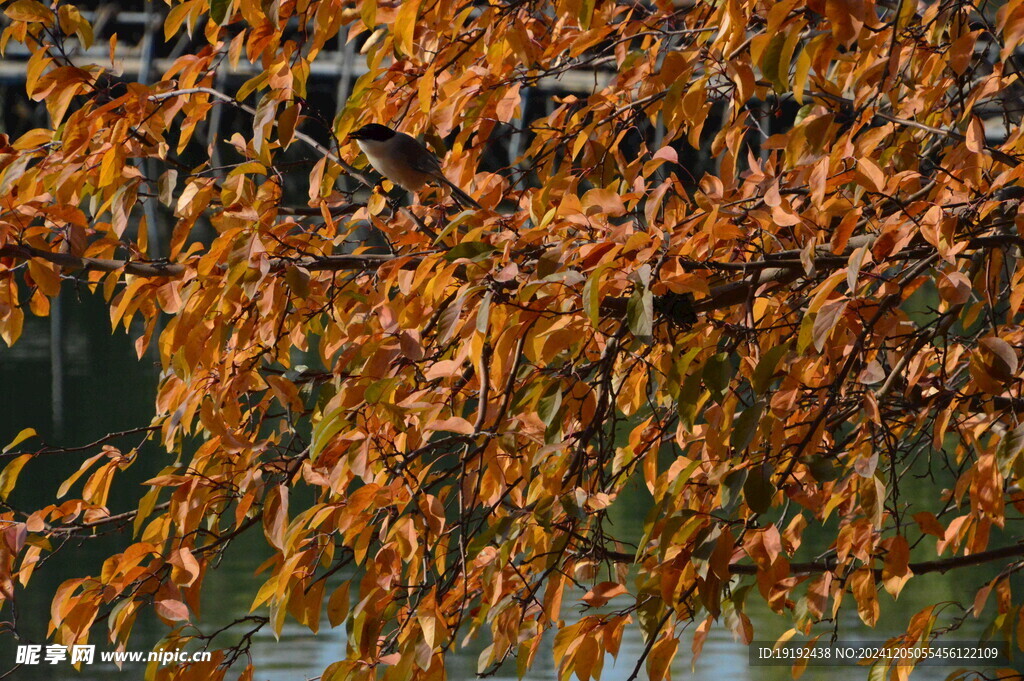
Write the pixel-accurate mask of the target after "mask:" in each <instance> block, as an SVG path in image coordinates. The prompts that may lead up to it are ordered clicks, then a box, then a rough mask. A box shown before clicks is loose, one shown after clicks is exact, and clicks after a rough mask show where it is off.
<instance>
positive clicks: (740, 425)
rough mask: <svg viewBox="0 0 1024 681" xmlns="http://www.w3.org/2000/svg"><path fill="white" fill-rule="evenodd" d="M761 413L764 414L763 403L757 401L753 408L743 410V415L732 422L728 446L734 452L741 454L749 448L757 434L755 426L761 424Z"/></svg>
mask: <svg viewBox="0 0 1024 681" xmlns="http://www.w3.org/2000/svg"><path fill="white" fill-rule="evenodd" d="M762 413H764V403H763V402H761V401H758V402H757V403H756V404H754V406H752V407H750V408H748V409H744V410H743V413H741V414H740V415H739V416H737V417H736V418H735V419H734V420H733V422H732V434H731V435H730V436H729V445H730V446H731V447H732V448H733V450H734V451H736V452H737V453H738V452H742V451H743V450H745V449H746V448H747V447H748V446H750V443H751V441H753V439H754V435H755V434H756V433H757V426H758V425H759V424H760V423H761V414H762Z"/></svg>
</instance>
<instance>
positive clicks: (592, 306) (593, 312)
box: [583, 263, 611, 329]
mask: <svg viewBox="0 0 1024 681" xmlns="http://www.w3.org/2000/svg"><path fill="white" fill-rule="evenodd" d="M610 266H611V263H604V264H602V265H598V266H597V268H596V269H595V270H594V271H593V272H591V273H590V277H588V278H587V283H586V284H584V285H583V310H584V311H585V312H586V313H587V317H588V318H589V319H590V323H591V324H593V325H594V328H595V329H596V328H597V327H598V325H599V324H600V323H601V317H600V311H601V275H602V274H604V271H605V270H606V269H608V268H609V267H610Z"/></svg>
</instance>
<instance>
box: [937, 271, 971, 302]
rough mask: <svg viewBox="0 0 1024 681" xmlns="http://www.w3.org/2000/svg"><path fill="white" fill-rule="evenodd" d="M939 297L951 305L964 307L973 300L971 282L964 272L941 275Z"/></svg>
mask: <svg viewBox="0 0 1024 681" xmlns="http://www.w3.org/2000/svg"><path fill="white" fill-rule="evenodd" d="M937 283H938V287H939V296H940V297H941V298H942V299H943V300H944V301H946V302H947V303H949V304H950V305H962V304H964V303H966V302H967V301H968V300H970V299H971V292H972V291H973V287H972V286H971V280H970V279H968V278H967V275H966V274H964V273H963V272H956V271H954V272H947V273H943V274H940V275H939V280H938V282H937Z"/></svg>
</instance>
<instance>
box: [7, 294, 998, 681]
mask: <svg viewBox="0 0 1024 681" xmlns="http://www.w3.org/2000/svg"><path fill="white" fill-rule="evenodd" d="M62 308H63V317H64V319H63V326H62V328H63V336H64V342H63V347H64V359H63V363H64V370H63V377H62V381H61V384H62V391H63V400H62V407H63V424H59V423H55V422H54V418H53V413H54V405H53V398H54V391H53V387H52V372H51V352H50V332H51V324H50V321H49V320H47V319H35V318H29V319H27V320H26V323H25V332H24V335H23V337H22V338H21V339H20V340H19V342H18V343H17V344H15V346H14V347H13V348H6V347H5V346H2V345H0V446H3V445H5V444H6V443H7V442H9V441H10V440H11V439H12V438H13V437H14V435H15V434H16V433H18V432H19V431H20V430H21V429H22V428H25V427H29V426H31V427H34V428H35V429H36V430H37V431H38V432H39V433H40V438H39V439H37V440H33V441H32V443H33V444H35V443H39V442H40V441H42V442H47V443H52V444H55V445H57V444H59V445H68V446H78V445H83V444H86V443H89V442H92V441H94V440H96V439H98V438H100V437H101V436H103V435H105V434H106V433H109V432H114V431H124V430H129V429H132V428H138V427H141V426H145V425H147V424H148V423H149V421H150V419H151V418H152V414H153V406H152V405H153V399H154V391H155V387H156V385H157V377H158V367H157V366H155V364H154V358H153V357H152V356H146V357H144V358H143V359H142V360H141V361H139V360H137V359H136V357H135V351H134V348H133V345H132V342H131V339H130V338H129V337H128V336H127V335H125V334H124V333H123V332H120V331H119V332H117V333H114V334H113V335H112V334H111V333H110V327H109V322H108V319H109V317H108V316H107V310H106V307H105V306H104V305H103V303H102V301H100V300H98V299H95V298H93V297H92V296H90V295H89V294H87V293H85V292H82V293H81V294H79V295H75V292H74V291H67V290H66V291H65V295H64V299H63V305H62ZM140 442H141V437H140V436H138V435H133V436H129V437H126V438H124V439H122V440H120V441H118V442H117V443H115V444H117V445H118V446H120V447H122V448H124V449H125V450H127V449H130V448H131V447H133V446H136V445H138V444H139V443H140ZM96 451H97V450H95V449H94V450H90V451H89V452H87V453H67V454H56V455H51V456H48V457H46V458H45V459H44V460H38V461H35V462H33V463H32V464H31V465H30V466H28V467H27V468H26V469H25V470H24V471H23V473H22V475H21V478H20V479H19V483H18V488H17V490H16V492H15V494H13V495H12V496H11V498H10V500H9V501H10V503H11V504H12V505H13V506H14V507H15V508H18V509H32V508H36V507H38V506H39V505H41V504H43V503H46V501H47V500H49V499H52V497H53V494H54V493H55V491H56V489H57V487H58V485H59V484H60V483H61V481H63V480H64V478H66V477H67V476H68V475H69V474H70V473H71V472H73V471H74V470H75V469H77V468H78V465H79V464H80V463H81V461H82V460H83V459H84V458H85V457H86V456H91V455H92V454H94V453H95V452H96ZM169 462H170V457H169V456H168V455H167V454H166V453H165V452H163V451H161V450H160V449H159V448H157V447H153V446H152V445H150V444H146V445H144V446H143V447H142V448H141V450H140V458H139V460H138V461H137V463H136V464H135V465H134V466H133V467H132V468H131V469H130V471H129V473H128V474H127V475H125V476H124V477H123V479H122V481H121V483H120V484H122V485H125V486H128V487H130V486H132V485H138V484H139V483H140V482H141V481H143V480H145V479H147V478H148V477H150V476H151V475H153V474H155V473H156V472H157V471H159V470H160V469H161V468H162V467H163V466H165V465H166V464H167V463H169ZM80 487H81V483H79V486H78V487H77V488H76V490H75V491H77V490H78V489H80ZM118 489H119V488H118V487H117V486H115V488H114V493H113V494H112V496H111V504H110V505H111V510H112V512H115V513H116V512H119V511H124V510H127V509H128V508H130V507H131V506H132V503H131V501H132V500H134V499H136V498H137V497H138V493H137V492H136V491H135V490H133V489H132V490H129V489H125V488H121V489H122V493H121V494H119V493H118ZM928 493H932V494H933V492H929V491H928V490H921V494H928ZM72 494H74V492H73V493H72ZM647 503H648V501H647V497H646V495H645V494H644V493H642V492H639V491H638V493H636V494H633V495H629V496H624V497H623V498H621V499H620V500H619V501H618V502H617V503H616V504H615V506H614V507H613V508H612V514H611V515H612V520H613V522H614V523H615V527H616V529H617V531H619V532H622V533H623V534H624V535H630V536H638V535H639V534H640V532H641V525H642V522H643V518H644V516H645V515H646V513H647V510H648V509H647ZM817 539H821V540H822V541H823V542H824V544H827V537H825V536H821V537H818V538H817ZM814 540H815V537H814V536H812V535H811V534H810V532H809V533H808V535H807V541H808V542H811V541H814ZM126 542H127V537H124V536H121V537H117V536H115V537H98V538H94V539H89V540H85V541H82V542H81V543H80V544H77V545H75V546H70V547H67V548H66V549H65V550H63V551H62V552H61V553H59V554H57V556H55V557H54V558H53V559H52V560H51V561H50V562H49V563H48V564H47V565H46V566H44V567H43V568H42V569H40V570H39V571H38V572H37V573H36V574H35V575H34V577H33V579H32V581H31V583H30V586H29V588H28V589H27V590H23V591H19V593H18V599H17V602H18V629H19V632H20V633H21V634H22V635H23V636H25V637H26V639H27V640H28V641H31V642H36V643H38V642H44V636H45V631H46V625H47V622H48V619H49V603H50V598H51V596H52V594H53V592H54V590H55V589H56V588H57V586H58V585H59V584H60V583H61V582H63V581H64V580H65V579H68V578H71V577H79V576H85V575H88V574H95V573H96V572H98V570H99V566H100V564H101V561H102V559H103V557H104V556H106V555H109V554H110V553H111V552H113V551H116V550H118V547H120V546H123V545H124V544H125V543H126ZM263 551H265V548H263V547H262V544H261V541H259V537H254V538H253V539H252V540H249V539H247V538H243V539H242V540H240V541H239V542H238V543H237V544H236V545H235V546H234V547H233V551H232V552H231V553H230V554H229V556H228V558H227V559H226V560H225V561H224V562H223V563H222V564H221V566H220V567H219V568H218V569H217V570H213V571H211V572H209V573H208V575H207V577H206V584H205V599H204V603H203V608H204V609H203V617H202V626H203V628H204V630H207V631H210V630H213V629H216V628H218V627H219V626H222V625H223V624H226V623H228V622H231V621H233V620H234V619H237V618H240V617H244V616H245V615H246V614H248V609H249V605H250V603H251V602H252V598H253V596H254V595H255V592H256V589H257V588H258V587H259V585H260V584H261V583H262V581H263V577H261V576H256V575H254V574H253V573H254V570H255V568H256V566H257V565H259V563H260V562H261V561H262V559H263V558H264V557H265V555H264V554H263V553H262V552H263ZM922 557H923V556H922ZM992 576H994V572H992V571H991V570H987V569H979V570H974V571H970V572H964V571H960V572H953V573H950V574H947V575H928V576H926V577H922V578H919V579H913V580H911V581H910V583H909V584H908V586H907V588H906V589H905V590H904V593H903V595H902V596H901V597H900V600H899V602H898V603H894V602H893V601H892V599H891V598H890V597H889V596H888V595H887V594H884V593H882V594H881V595H880V597H879V598H880V602H881V606H882V613H883V621H882V622H881V623H880V625H879V627H878V628H877V629H876V630H873V631H869V630H865V628H864V627H863V626H862V625H861V624H860V622H859V620H858V619H857V617H856V613H855V612H854V610H853V609H852V608H847V609H846V610H845V611H844V613H843V616H842V618H841V620H840V621H841V626H840V633H841V636H842V639H843V641H844V642H853V641H856V640H878V639H884V638H885V637H886V636H887V635H891V634H894V633H896V632H898V631H901V630H902V629H903V628H904V627H905V625H906V621H907V620H908V618H909V617H910V616H911V615H913V614H914V613H916V612H918V611H919V610H920V609H922V608H923V607H925V606H926V605H928V604H930V603H934V602H936V601H960V602H963V603H966V604H969V603H970V602H972V601H973V594H974V592H975V590H976V589H977V587H978V586H980V585H981V584H983V583H984V582H985V581H987V580H988V579H991V578H992ZM328 593H329V592H328ZM798 593H802V591H798ZM757 601H758V597H757V596H756V595H754V594H751V597H750V598H749V599H748V602H749V603H750V604H751V608H750V610H751V611H750V613H749V614H750V616H751V618H752V620H753V624H754V628H755V638H756V639H759V640H761V639H767V640H771V639H774V638H775V637H777V636H778V635H779V634H781V633H782V632H784V631H785V630H786V629H788V628H789V627H790V626H791V625H790V622H789V620H788V619H783V618H779V617H777V616H775V615H772V614H770V613H768V612H767V610H766V608H764V607H758V605H757ZM844 603H847V604H850V605H852V600H851V599H850V598H849V597H847V600H846V601H845V602H844ZM613 605H614V602H613ZM992 608H993V605H992V603H990V604H989V606H988V610H987V611H986V613H985V614H983V619H985V617H986V616H988V617H991V614H990V613H991V612H992ZM573 613H574V611H573V610H571V609H568V610H563V617H566V618H571V617H572V616H573ZM10 618H11V610H10V608H9V607H5V608H4V609H3V611H2V612H0V619H2V620H9V619H10ZM323 620H324V628H323V629H321V631H320V633H319V635H315V636H314V635H312V634H311V633H310V632H309V631H308V630H307V629H305V628H303V627H301V626H299V625H297V624H295V623H294V622H292V621H291V620H289V621H288V622H287V623H286V625H285V628H284V632H283V634H282V636H281V639H280V641H277V640H275V638H274V637H273V635H272V634H271V633H270V631H269V629H267V630H265V631H262V632H260V633H259V634H257V635H256V637H255V639H254V644H253V648H252V655H253V660H254V662H255V663H256V665H257V675H256V678H257V679H259V680H260V681H293V680H301V679H309V678H313V677H316V676H318V675H319V674H320V673H321V672H322V671H323V669H324V668H325V667H326V666H327V665H328V664H330V663H331V662H332V661H334V660H336V659H338V658H340V657H343V656H344V649H345V644H344V638H343V636H344V632H343V631H342V629H341V628H338V629H334V630H331V629H329V628H328V625H327V623H326V617H324V618H323ZM982 628H983V624H982V623H980V622H977V621H975V620H973V619H971V620H969V621H968V622H967V624H966V625H965V627H964V628H963V629H961V631H960V633H958V634H956V635H955V638H956V639H957V640H969V639H970V638H971V637H972V636H973V637H975V638H977V636H978V635H979V634H980V633H981V630H982ZM165 631H166V630H165V628H164V627H163V625H162V624H161V623H160V622H159V621H158V620H156V618H155V617H144V616H140V618H139V620H138V622H137V624H136V626H135V629H134V634H135V636H136V637H137V639H136V640H137V642H136V644H135V645H134V646H133V648H132V649H133V650H140V651H148V650H149V649H151V648H152V647H153V646H154V645H155V644H156V643H157V642H159V640H160V638H161V637H162V635H163V634H164V633H165ZM691 635H692V628H691V630H690V631H688V632H686V633H684V635H683V639H682V642H681V645H680V652H679V654H678V656H677V659H676V662H675V665H674V671H673V676H674V678H676V679H682V678H689V679H695V680H697V681H722V679H723V678H728V679H735V680H745V679H767V680H771V681H774V680H779V681H781V680H782V679H788V678H790V675H789V670H788V668H786V667H751V666H750V665H749V663H748V658H747V649H746V647H745V646H743V645H741V644H739V643H737V642H735V641H734V640H733V638H732V635H731V633H729V631H727V630H726V629H725V628H724V626H716V627H714V628H713V629H712V632H711V635H710V636H709V639H708V641H707V643H706V644H705V647H704V651H703V654H702V656H701V657H700V659H699V661H698V663H697V665H696V669H695V671H693V672H691V662H690V658H691V655H690V652H689V650H690V648H689V646H690V638H691ZM92 642H93V643H96V644H98V647H99V648H100V649H104V645H103V644H104V641H103V640H102V635H101V634H100V633H97V635H96V637H94V640H93V641H92ZM16 643H17V642H16V641H14V640H13V638H12V637H11V636H9V635H0V674H2V673H3V671H6V670H7V669H9V668H10V667H12V666H13V664H14V659H15V649H14V646H15V645H16ZM485 645H486V642H485V641H479V642H476V643H474V644H473V645H471V646H470V647H469V648H467V649H464V650H459V651H458V652H457V653H455V654H453V655H452V656H451V658H450V660H449V678H450V679H452V680H453V681H463V680H465V679H471V678H473V677H474V676H475V674H476V665H477V657H478V656H479V654H480V652H481V650H482V649H483V647H484V646H485ZM549 645H550V641H549ZM642 649H643V641H642V640H641V638H640V635H639V632H638V631H637V629H635V628H630V629H627V634H626V638H625V640H624V641H623V644H622V648H621V651H620V654H619V662H618V663H617V664H613V662H612V660H611V659H610V658H609V659H608V661H607V662H606V664H605V670H604V674H603V676H602V678H603V679H605V680H606V681H624V680H625V679H626V678H627V677H628V675H629V674H630V672H631V671H632V669H633V664H634V661H635V660H636V659H637V657H638V656H639V654H640V652H641V651H642ZM953 669H954V668H953V667H940V668H932V669H920V670H919V671H918V672H915V674H914V675H913V677H912V678H914V679H942V678H945V677H946V675H947V674H949V673H950V672H951V671H953ZM240 671H241V667H239V669H238V672H240ZM144 672H145V665H143V664H135V665H132V664H126V665H125V666H124V668H123V670H118V669H117V668H116V667H115V666H114V665H113V664H111V663H106V664H104V663H99V662H96V663H94V664H92V665H85V666H83V668H82V672H81V673H78V672H76V671H74V670H73V669H72V668H71V667H70V665H69V664H68V663H66V662H64V663H59V664H57V665H48V664H40V665H36V666H25V667H22V668H20V669H18V670H17V671H15V672H14V674H13V675H12V676H11V677H9V678H14V679H26V680H30V681H31V680H36V679H39V680H42V679H47V680H49V681H53V680H54V679H57V680H63V679H79V680H81V681H100V680H107V679H115V678H116V679H141V678H142V676H143V674H144ZM823 674H824V671H823V670H822V669H813V668H812V669H809V670H808V671H807V673H806V674H805V675H804V677H803V678H807V679H817V678H822V677H823ZM866 677H867V670H866V669H863V668H855V667H838V668H834V669H830V670H829V671H828V678H829V679H830V680H831V681H847V680H852V679H865V678H866ZM229 678H234V676H231V675H229ZM492 678H497V679H513V678H515V668H514V665H510V668H509V669H508V670H507V671H506V672H505V673H504V674H499V675H498V676H496V677H492ZM528 678H529V679H535V680H538V681H554V680H555V679H556V678H557V671H556V669H555V668H554V665H553V662H552V657H551V653H550V648H549V649H548V650H547V651H542V652H541V653H540V654H539V655H538V657H537V663H536V665H535V667H534V669H533V670H532V671H531V672H530V674H529V675H528ZM639 678H641V679H644V678H646V674H644V673H643V672H641V674H640V677H639Z"/></svg>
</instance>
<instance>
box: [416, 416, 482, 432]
mask: <svg viewBox="0 0 1024 681" xmlns="http://www.w3.org/2000/svg"><path fill="white" fill-rule="evenodd" d="M427 430H444V431H447V432H450V433H460V434H462V435H472V434H473V433H474V432H475V431H474V428H473V424H472V423H470V422H469V421H467V420H466V419H464V418H461V417H459V416H453V417H451V418H450V419H444V420H443V421H431V422H430V423H428V424H427Z"/></svg>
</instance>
